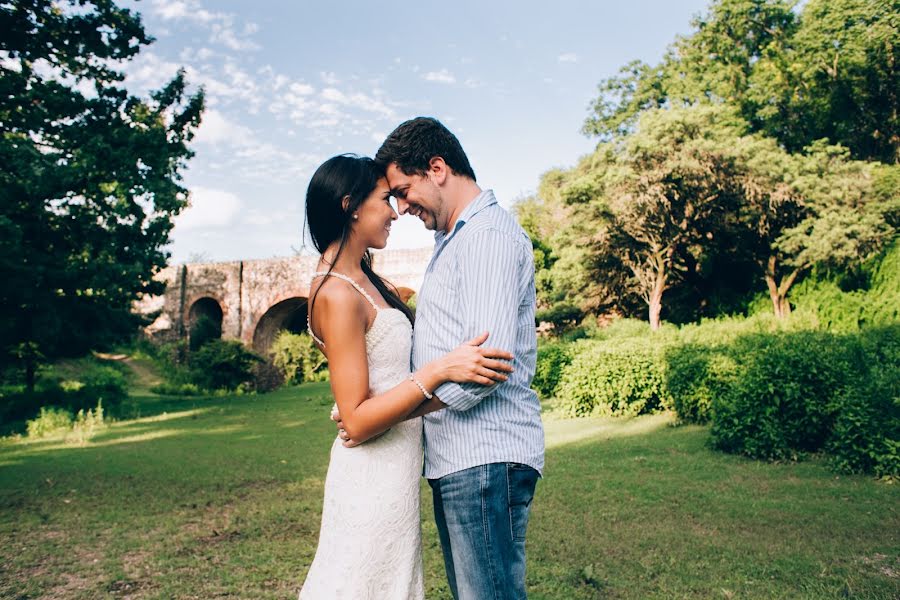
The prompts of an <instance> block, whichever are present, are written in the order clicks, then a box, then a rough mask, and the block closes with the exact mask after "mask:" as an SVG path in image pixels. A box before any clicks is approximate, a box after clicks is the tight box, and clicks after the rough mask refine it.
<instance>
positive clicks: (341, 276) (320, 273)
mask: <svg viewBox="0 0 900 600" xmlns="http://www.w3.org/2000/svg"><path fill="white" fill-rule="evenodd" d="M326 275H327V276H329V277H337V278H338V279H343V280H344V281H346V282H347V283H349V284H350V285H352V286H353V287H355V288H356V291H357V292H359V293H360V294H362V296H363V298H365V299H366V300H368V301H369V304H371V305H372V308H374V309H375V312H378V311H379V310H381V309H380V308H379V307H378V305H377V304H375V301H374V300H372V296H370V295H369V292H367V291H366V290H364V289H363V286H361V285H359V284H358V283H356V282H355V281H353V280H352V279H351V278H349V277H347V276H346V275H344V274H343V273H335V272H334V271H332V272H331V273H327V272H325V271H318V272H316V273H313V276H312V279H311V280H310V281H312V280H313V279H317V278H319V277H325V276H326ZM306 330H307V331H309V335H311V336H312V339H314V340H316V341H317V342H319V344H321V345H322V347H323V348H324V347H325V342H323V341H322V340H320V339H319V338H317V337H316V334H315V333H313V330H312V323H310V321H309V309H307V311H306Z"/></svg>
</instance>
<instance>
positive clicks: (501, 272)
mask: <svg viewBox="0 0 900 600" xmlns="http://www.w3.org/2000/svg"><path fill="white" fill-rule="evenodd" d="M524 242H525V240H524V239H519V237H518V236H515V235H511V234H509V233H506V232H503V231H498V230H496V229H484V230H483V231H479V232H477V233H474V234H473V235H472V238H471V239H470V240H467V243H466V245H465V249H464V250H462V251H461V252H460V253H459V255H458V257H457V265H456V266H457V268H458V269H459V277H458V279H457V281H458V282H459V290H458V298H459V307H460V311H461V317H462V322H463V332H462V333H463V336H462V339H464V340H469V339H471V338H473V337H475V336H476V335H478V334H479V333H481V332H483V331H487V332H488V333H489V334H490V335H489V337H488V339H487V341H486V342H485V343H484V344H483V345H484V346H485V347H493V348H500V349H501V350H506V351H508V352H513V351H514V349H515V342H516V327H517V316H518V311H519V298H520V295H521V294H520V289H519V288H520V287H521V282H522V273H523V270H524V269H526V268H527V267H528V265H527V264H526V263H527V261H528V258H530V252H531V249H530V247H526V245H525V243H524ZM497 385H503V384H502V383H500V384H497ZM497 385H489V386H486V385H480V384H477V383H464V384H458V383H454V382H448V383H444V384H442V385H440V386H438V388H437V389H436V390H435V394H436V395H437V397H438V398H439V399H440V400H441V402H443V403H444V404H446V405H447V406H448V407H449V408H451V409H454V410H461V411H462V410H469V409H470V408H472V407H474V406H475V405H477V404H478V403H479V402H481V401H482V400H483V399H484V398H485V397H487V396H488V395H489V394H491V393H492V392H493V391H494V390H495V389H496V388H497Z"/></svg>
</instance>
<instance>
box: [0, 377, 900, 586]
mask: <svg viewBox="0 0 900 600" xmlns="http://www.w3.org/2000/svg"><path fill="white" fill-rule="evenodd" d="M330 406H331V400H330V395H329V391H328V386H327V384H310V385H305V386H302V387H299V388H289V389H283V390H280V391H278V392H275V393H272V394H268V395H261V396H232V397H217V398H212V399H210V398H189V399H174V398H166V397H159V396H149V395H146V396H138V397H134V398H133V401H132V402H131V403H130V404H127V405H126V406H125V407H124V410H125V414H130V415H132V416H133V417H134V418H132V419H129V420H122V421H120V422H117V423H114V424H113V425H112V426H110V427H108V428H107V429H106V430H105V431H103V432H101V433H100V434H99V435H97V436H96V437H95V438H94V439H93V440H92V441H91V442H89V443H88V444H86V445H85V446H73V445H67V444H66V443H64V442H63V441H62V440H60V439H47V440H40V441H29V440H22V439H20V440H11V439H7V440H4V441H2V442H0V597H2V598H21V599H24V598H107V597H131V598H210V597H224V596H229V597H234V598H292V597H295V596H296V593H297V591H298V590H299V588H300V585H301V583H302V581H303V578H304V575H305V573H306V569H307V568H308V566H309V564H310V562H311V560H312V557H313V555H314V552H315V547H316V541H317V537H318V527H319V519H320V503H321V497H322V486H323V480H324V475H325V470H326V468H327V463H328V451H329V448H330V444H331V440H332V439H333V436H334V429H333V425H332V424H331V422H330V421H329V420H328V412H329V409H330ZM546 425H547V442H548V450H547V467H546V473H545V475H546V477H545V479H544V480H542V481H541V482H540V483H539V485H538V491H537V496H536V498H535V502H534V505H533V512H532V518H531V524H530V528H529V537H528V553H529V563H528V588H529V594H530V596H529V597H530V598H532V599H533V600H534V599H538V600H539V599H550V598H558V599H565V600H571V599H581V598H635V599H638V598H641V599H642V598H766V599H768V598H792V599H793V598H885V599H887V598H896V597H898V596H900V559H898V556H900V515H898V509H900V502H898V500H900V487H898V486H897V485H891V484H887V483H883V482H877V481H874V480H872V479H869V478H865V477H844V476H835V475H834V474H833V473H831V472H830V471H828V469H827V468H826V467H825V466H824V465H823V464H821V463H820V462H818V461H816V460H812V461H809V462H805V463H799V464H776V465H771V464H761V463H757V462H751V461H748V460H744V459H741V458H738V457H733V456H726V455H722V454H718V453H715V452H712V451H710V450H708V449H707V448H706V447H705V446H704V442H705V439H706V437H707V431H706V430H705V429H703V428H699V427H681V428H674V427H671V426H670V419H669V418H668V417H666V416H651V417H643V418H639V419H633V420H629V421H615V420H609V419H581V420H577V421H571V420H561V419H557V418H554V417H549V418H548V420H547V423H546ZM423 527H424V539H425V568H426V580H427V586H428V595H427V597H428V598H449V593H448V592H447V587H446V583H445V581H444V574H443V566H442V562H441V557H440V548H439V544H438V541H437V534H436V531H435V528H434V524H433V521H432V517H431V509H430V491H428V490H427V486H423Z"/></svg>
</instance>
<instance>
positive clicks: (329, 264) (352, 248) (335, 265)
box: [320, 236, 368, 279]
mask: <svg viewBox="0 0 900 600" xmlns="http://www.w3.org/2000/svg"><path fill="white" fill-rule="evenodd" d="M340 247H341V242H340V240H338V241H336V242H334V243H332V244H331V245H330V246H328V248H327V249H326V250H325V252H323V253H322V258H321V259H320V260H321V262H322V264H323V266H325V267H326V268H325V270H328V269H329V268H330V269H331V270H332V271H335V272H337V273H341V274H343V275H346V276H348V277H350V278H352V279H358V278H361V277H363V276H364V274H363V270H362V267H361V266H360V263H362V259H363V256H365V254H366V250H368V248H367V247H366V246H364V245H360V244H359V243H357V242H356V240H354V239H353V236H350V239H348V240H347V243H346V244H344V249H343V250H341V255H340V256H338V257H337V261H335V256H337V254H338V248H340Z"/></svg>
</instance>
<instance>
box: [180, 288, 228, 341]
mask: <svg viewBox="0 0 900 600" xmlns="http://www.w3.org/2000/svg"><path fill="white" fill-rule="evenodd" d="M221 337H222V306H221V305H220V304H219V301H218V300H216V299H215V298H208V297H207V298H200V299H199V300H197V301H196V302H194V303H193V304H192V305H191V308H190V310H189V311H188V343H189V345H190V347H191V349H192V350H196V349H197V348H199V347H200V346H202V345H203V344H205V343H206V342H208V341H209V340H217V339H219V338H221Z"/></svg>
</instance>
